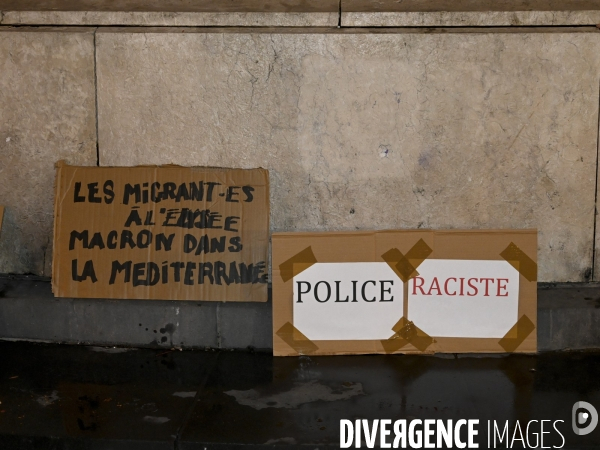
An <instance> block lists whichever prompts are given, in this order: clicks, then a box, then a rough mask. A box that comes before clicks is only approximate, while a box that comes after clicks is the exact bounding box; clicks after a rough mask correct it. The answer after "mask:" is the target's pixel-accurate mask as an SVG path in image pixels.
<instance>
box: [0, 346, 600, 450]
mask: <svg viewBox="0 0 600 450" xmlns="http://www.w3.org/2000/svg"><path fill="white" fill-rule="evenodd" d="M0 357H1V359H0V361H1V363H0V402H1V403H0V449H11V450H12V449H69V450H78V449H86V450H87V449H94V450H96V449H113V450H120V449H134V450H135V449H150V450H153V449H157V450H158V449H180V450H184V449H212V448H215V449H216V448H219V449H229V448H231V449H233V448H282V449H283V448H286V449H287V448H290V449H291V448H311V449H312V448H315V449H316V448H338V447H339V444H340V420H342V419H348V420H352V421H353V422H354V421H355V420H356V419H367V420H369V421H373V420H376V419H390V420H392V421H394V420H398V419H407V420H409V421H410V420H415V419H421V420H425V419H443V420H448V419H452V420H454V421H456V420H459V419H478V420H479V426H478V431H479V434H478V436H477V437H476V439H475V440H476V442H479V443H480V446H479V448H488V444H487V424H488V421H495V422H496V424H497V425H498V427H499V428H501V427H502V426H504V424H505V423H506V421H508V423H509V428H508V430H509V431H508V433H509V434H510V437H513V436H516V437H517V439H518V438H519V435H518V433H515V432H514V429H515V423H516V421H518V422H519V424H520V427H521V428H522V433H523V437H524V443H525V444H527V438H529V444H530V446H531V447H533V446H534V445H533V444H535V442H534V441H535V439H539V432H540V431H541V430H540V429H539V428H540V421H541V420H549V421H551V422H546V431H545V432H546V434H545V436H544V446H545V447H548V446H549V447H552V446H556V447H561V446H563V445H562V444H563V441H564V443H565V445H564V448H600V427H599V428H598V429H596V430H595V431H593V432H591V433H590V434H588V435H585V436H577V435H576V434H575V433H574V431H573V430H572V426H571V410H572V407H573V404H574V403H575V402H577V401H586V402H589V403H591V404H592V405H594V406H596V408H600V353H589V352H586V353H545V354H541V355H537V356H527V355H511V356H478V357H473V356H470V357H469V356H457V355H442V356H404V355H395V356H393V355H373V356H338V357H299V358H273V357H272V356H271V355H270V354H266V353H249V352H231V351H221V352H213V351H190V350H187V351H177V350H175V351H165V350H152V349H140V350H129V349H112V348H108V349H107V348H98V347H84V346H65V345H63V346H61V345H42V344H31V343H23V342H0ZM558 420H562V421H563V422H556V421H558ZM533 421H535V422H533ZM370 423H372V422H370ZM490 423H491V424H492V426H493V424H494V422H490ZM528 424H529V425H530V426H529V430H528V431H529V433H527V432H526V426H527V425H528ZM584 425H585V424H584ZM554 427H556V428H554ZM464 429H465V428H463V430H462V431H464ZM536 433H538V434H537V438H536ZM461 436H462V434H461ZM392 437H393V436H392ZM390 442H391V440H390ZM504 443H506V439H505V441H504ZM538 445H539V442H538ZM495 447H496V448H504V447H506V446H505V445H502V444H500V443H497V444H496V446H495ZM523 447H524V446H523V445H522V442H521V441H519V440H516V441H515V442H513V448H523ZM352 448H354V447H352ZM363 448H366V447H364V441H363Z"/></svg>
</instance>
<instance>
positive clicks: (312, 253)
mask: <svg viewBox="0 0 600 450" xmlns="http://www.w3.org/2000/svg"><path fill="white" fill-rule="evenodd" d="M536 250H537V233H536V231H535V230H517V231H506V230H503V231H489V230H486V231H385V232H368V233H365V232H362V233H312V234H306V233H275V234H274V235H273V326H274V327H273V329H274V336H273V347H274V353H275V355H282V356H286V355H298V354H352V353H412V352H424V353H432V352H513V351H517V352H535V351H536V333H534V330H535V327H536V309H537V283H536V281H537V265H536Z"/></svg>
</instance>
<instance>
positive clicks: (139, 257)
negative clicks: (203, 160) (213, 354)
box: [52, 163, 269, 301]
mask: <svg viewBox="0 0 600 450" xmlns="http://www.w3.org/2000/svg"><path fill="white" fill-rule="evenodd" d="M268 243H269V181H268V172H267V171H266V170H263V169H252V170H242V169H216V168H203V167H193V168H188V167H178V166H164V167H156V166H152V167H150V166H143V167H119V168H117V167H74V166H68V165H66V164H64V163H59V164H58V166H57V178H56V199H55V219H54V257H53V267H52V288H53V291H54V294H55V295H56V296H58V297H84V298H122V299H165V300H212V301H266V300H267V281H268V280H267V261H268V258H267V252H268Z"/></svg>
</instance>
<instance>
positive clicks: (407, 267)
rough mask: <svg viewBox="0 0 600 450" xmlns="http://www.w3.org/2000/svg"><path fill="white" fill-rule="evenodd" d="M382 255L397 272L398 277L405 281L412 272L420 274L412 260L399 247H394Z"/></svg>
mask: <svg viewBox="0 0 600 450" xmlns="http://www.w3.org/2000/svg"><path fill="white" fill-rule="evenodd" d="M381 257H382V258H383V260H384V261H385V262H386V263H388V266H390V268H391V269H392V270H393V271H394V272H395V273H396V275H398V278H400V279H401V280H402V281H403V282H405V283H406V282H407V281H408V279H409V278H408V276H410V275H411V274H413V273H415V274H416V275H418V274H419V272H417V270H416V269H415V268H414V267H412V265H411V264H410V262H409V261H408V260H407V259H406V257H405V256H404V255H403V254H402V252H401V251H400V250H398V249H397V248H392V249H391V250H388V251H387V252H385V253H384V254H383V255H381ZM400 263H402V264H400ZM399 265H400V267H401V268H402V270H400V268H399V267H398V266H399ZM407 274H408V275H407ZM416 275H415V276H416Z"/></svg>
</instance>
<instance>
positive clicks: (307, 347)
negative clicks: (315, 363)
mask: <svg viewBox="0 0 600 450" xmlns="http://www.w3.org/2000/svg"><path fill="white" fill-rule="evenodd" d="M275 334H276V335H277V336H279V337H280V338H281V339H283V341H284V342H285V343H286V344H287V345H289V346H290V347H292V348H293V349H294V350H296V352H297V353H298V354H300V355H307V354H310V353H314V352H315V351H317V350H318V349H319V347H317V346H316V345H315V344H314V343H313V342H312V341H311V340H310V339H308V338H307V337H306V336H305V335H304V334H302V333H301V332H300V331H299V330H298V329H297V328H296V327H294V325H292V324H291V323H290V322H286V323H285V324H284V325H283V326H282V327H281V328H279V330H277V332H276V333H275Z"/></svg>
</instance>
